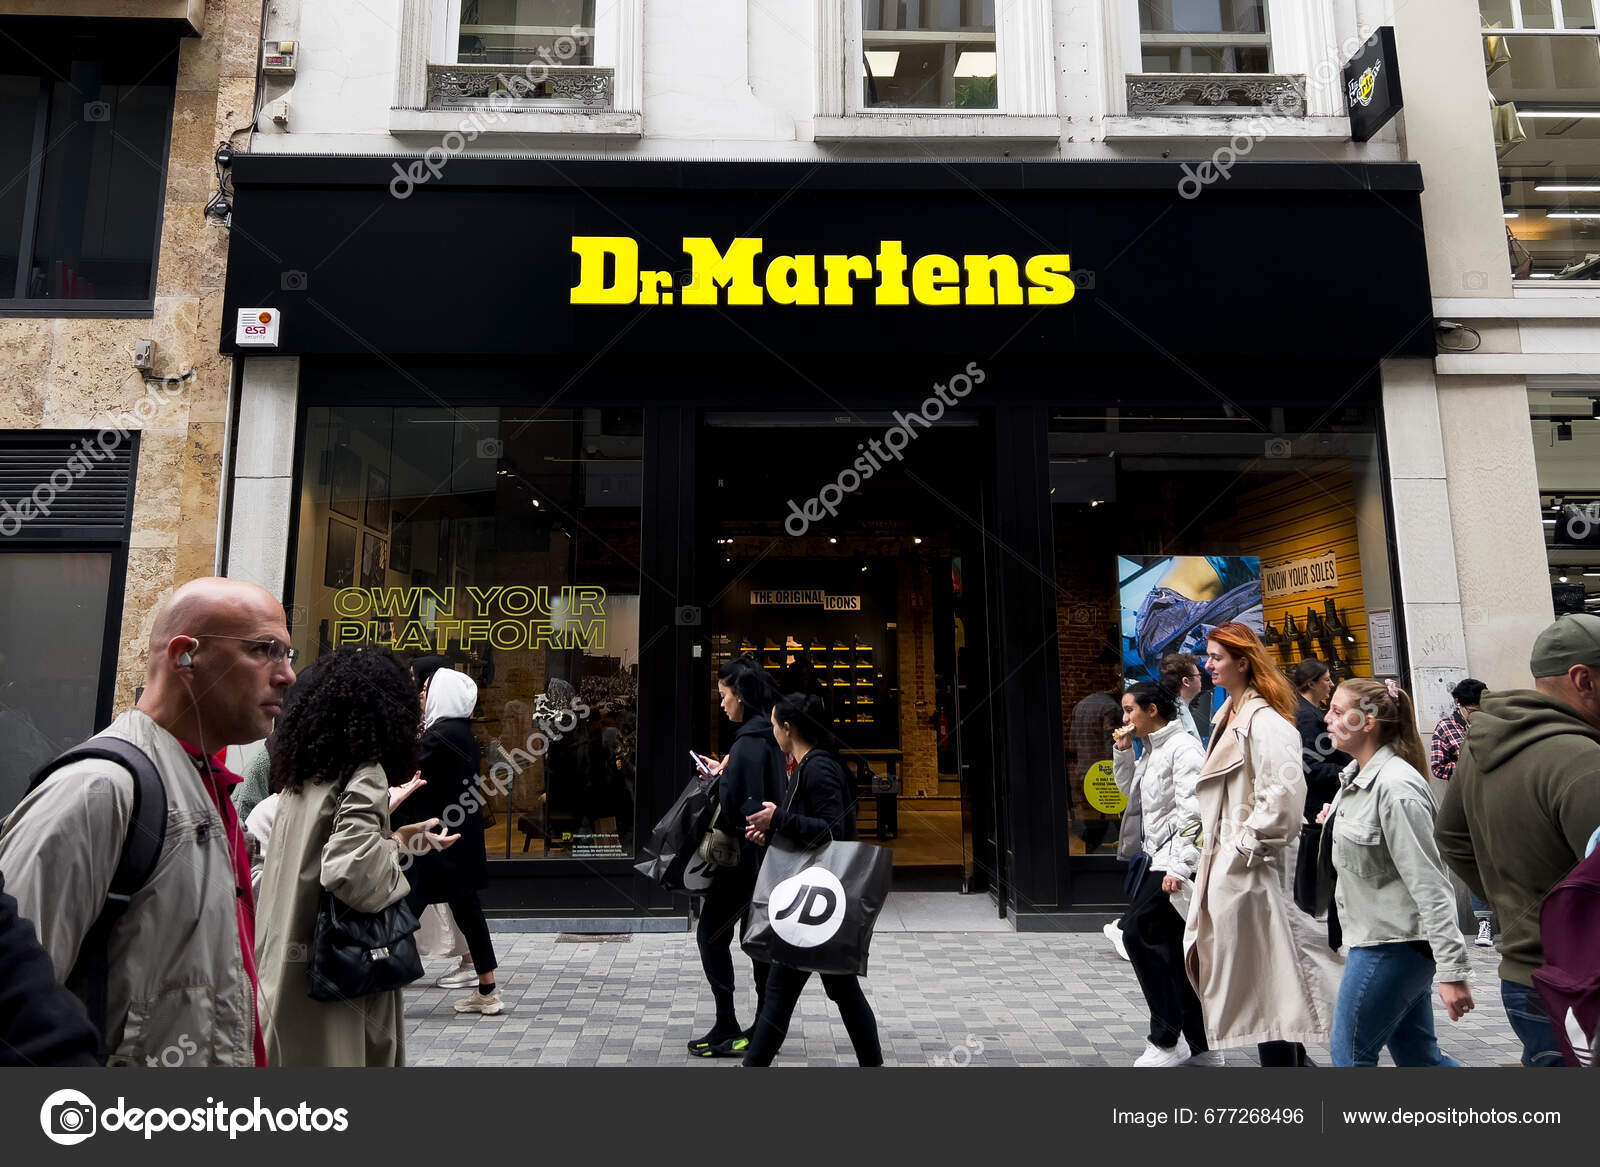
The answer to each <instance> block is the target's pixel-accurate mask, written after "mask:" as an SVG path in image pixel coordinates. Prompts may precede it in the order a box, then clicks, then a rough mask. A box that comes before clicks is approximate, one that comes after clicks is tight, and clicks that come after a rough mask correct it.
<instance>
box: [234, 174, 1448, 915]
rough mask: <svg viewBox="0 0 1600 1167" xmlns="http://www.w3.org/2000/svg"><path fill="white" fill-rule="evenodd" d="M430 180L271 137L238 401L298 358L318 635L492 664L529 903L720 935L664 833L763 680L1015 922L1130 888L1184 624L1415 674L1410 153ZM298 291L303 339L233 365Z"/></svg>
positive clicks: (291, 591) (488, 694)
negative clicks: (1142, 711)
mask: <svg viewBox="0 0 1600 1167" xmlns="http://www.w3.org/2000/svg"><path fill="white" fill-rule="evenodd" d="M404 173H405V171H404V164H402V166H401V168H399V169H397V168H396V167H395V166H394V165H393V164H392V163H391V162H390V161H387V160H379V159H370V158H332V157H298V156H296V157H289V156H253V157H240V158H238V159H237V160H236V161H235V163H234V185H235V189H236V192H237V199H236V204H235V210H234V233H233V238H232V245H231V250H230V264H229V275H228V290H227V297H226V311H225V320H226V321H227V322H228V324H227V329H226V330H225V335H224V338H223V339H224V345H223V347H224V349H225V350H227V351H235V352H238V353H241V354H242V355H244V357H245V361H244V373H243V389H242V392H243V393H244V394H246V395H248V394H249V393H250V391H251V370H250V366H251V364H252V363H253V361H254V359H255V358H256V357H257V356H268V355H270V356H275V357H283V356H294V357H297V358H298V368H297V372H296V374H295V375H296V376H297V378H298V380H297V394H296V410H295V417H294V429H295V435H296V436H295V463H294V464H295V471H294V474H295V477H294V483H293V487H292V505H291V507H290V516H291V517H290V521H289V524H288V527H287V529H285V530H283V531H282V532H281V534H279V533H275V537H279V538H281V543H282V546H283V551H284V556H285V560H284V562H285V565H286V574H285V579H286V581H287V583H286V588H285V593H286V594H285V603H286V605H288V607H289V609H290V613H291V630H292V632H293V633H294V636H295V640H296V644H297V646H299V647H300V649H301V651H302V653H303V654H304V655H305V656H306V657H307V658H311V657H314V656H315V655H317V654H318V653H319V652H321V651H326V650H328V649H329V648H331V647H333V646H335V645H337V644H346V643H369V644H370V643H383V644H388V645H390V646H392V647H394V648H395V649H396V651H400V652H403V653H420V652H422V651H429V650H443V651H445V652H446V653H447V655H450V656H451V658H452V663H453V664H455V665H456V667H459V668H462V669H463V670H465V671H467V672H469V673H470V674H472V675H473V676H474V677H475V679H477V680H478V682H479V685H480V693H481V695H482V697H483V703H482V706H481V707H480V710H479V714H480V716H479V718H478V722H479V731H480V732H479V737H480V740H481V741H482V742H483V744H484V746H485V764H484V773H485V779H486V782H490V783H491V785H490V792H491V797H490V799H489V805H490V807H491V809H492V814H491V818H492V820H493V822H492V825H491V826H490V828H489V830H490V836H489V837H490V850H491V854H492V855H494V856H496V858H497V859H499V860H500V861H499V862H497V863H496V864H495V865H494V872H495V878H494V880H493V883H492V885H491V888H490V890H489V892H488V893H487V898H488V901H489V903H490V906H491V907H493V908H495V909H497V910H499V911H501V912H504V913H515V914H523V915H534V916H548V917H558V918H571V917H579V916H582V917H624V918H633V919H637V918H644V919H651V918H658V919H663V920H668V921H670V920H672V919H673V918H676V917H681V916H682V915H683V914H684V911H685V903H684V901H683V900H681V899H674V898H673V897H671V896H668V895H666V894H664V893H661V892H659V891H657V890H655V889H654V888H652V887H650V886H649V885H647V884H645V883H644V882H643V881H642V880H641V879H639V878H638V877H637V876H636V875H635V874H634V873H633V870H632V862H633V854H634V851H635V849H636V847H637V845H638V843H639V842H640V841H641V840H642V838H643V836H644V835H645V834H646V833H647V832H648V829H649V826H650V824H651V823H653V822H654V821H655V819H656V818H657V817H658V816H659V815H660V814H661V813H662V812H663V811H664V810H665V808H666V807H667V806H668V805H669V804H670V802H671V801H672V799H673V797H674V796H675V795H676V793H677V791H678V789H679V788H681V786H682V785H683V783H684V782H685V781H686V780H687V777H688V772H687V758H686V755H687V753H688V752H689V751H690V750H691V749H696V750H706V749H718V748H725V745H726V741H727V736H726V734H727V726H726V725H725V723H720V722H719V719H718V717H717V710H716V704H715V691H714V684H713V677H714V671H715V666H716V664H717V663H718V662H719V661H720V660H723V659H726V658H727V657H728V656H730V655H733V654H736V653H741V652H750V653H752V654H753V655H755V656H756V657H757V658H758V659H759V660H761V662H762V663H763V665H764V666H766V667H768V668H769V669H771V670H772V672H773V675H774V679H775V680H781V681H782V682H783V684H784V685H785V686H788V687H794V686H800V687H806V688H815V689H816V690H817V691H820V692H821V693H822V695H823V696H824V697H825V699H827V700H828V701H829V704H830V707H831V708H832V709H833V710H834V712H835V714H836V716H837V717H838V719H839V721H840V728H841V737H842V738H843V739H844V741H845V744H846V745H847V747H849V748H850V749H851V750H852V752H853V760H854V761H855V763H856V764H857V765H858V766H859V767H860V774H861V778H862V783H863V785H862V811H861V813H862V821H863V825H864V826H865V827H866V828H867V836H868V837H872V836H873V835H874V834H877V835H878V836H880V837H882V838H883V839H884V841H885V842H886V843H887V844H888V845H890V846H893V847H895V848H896V862H897V868H899V867H902V866H903V867H904V868H905V872H904V874H905V875H906V877H907V878H908V879H909V880H916V879H919V878H923V877H930V878H933V879H934V881H935V883H937V885H938V886H950V887H955V886H958V885H959V886H960V887H961V888H962V889H963V890H967V891H972V892H987V893H988V894H989V895H990V896H991V897H992V898H993V901H994V905H995V911H996V912H997V913H998V914H1003V915H1007V916H1009V917H1010V918H1011V919H1012V920H1013V921H1014V923H1015V924H1016V926H1017V927H1019V928H1049V927H1074V926H1081V924H1082V923H1083V921H1084V920H1085V919H1086V918H1087V917H1086V915H1085V914H1086V913H1093V912H1096V911H1104V910H1107V909H1108V908H1109V907H1111V906H1113V905H1115V904H1116V903H1117V902H1118V901H1119V900H1120V899H1121V897H1122V892H1121V870H1122V865H1121V864H1120V863H1119V862H1118V861H1117V859H1116V857H1115V850H1116V843H1117V833H1118V829H1119V817H1118V812H1119V811H1120V806H1119V805H1118V803H1117V800H1116V796H1115V791H1114V788H1111V787H1109V781H1108V759H1109V753H1108V752H1105V751H1104V749H1103V744H1104V740H1105V739H1104V734H1105V733H1106V732H1107V728H1106V727H1107V726H1108V724H1110V723H1112V721H1114V720H1119V719H1120V718H1119V715H1117V714H1116V713H1115V712H1114V707H1115V703H1116V699H1115V696H1114V694H1115V692H1116V691H1117V690H1118V689H1119V688H1120V687H1121V685H1122V684H1123V683H1124V682H1125V681H1126V680H1130V679H1134V678H1136V677H1137V676H1140V675H1142V670H1147V669H1148V668H1149V667H1151V666H1152V665H1153V663H1154V661H1155V659H1157V658H1158V657H1159V656H1160V655H1161V654H1162V653H1164V652H1166V651H1170V650H1173V649H1178V648H1183V647H1185V646H1186V645H1185V644H1184V642H1183V640H1182V639H1181V638H1179V639H1178V640H1173V639H1172V638H1171V637H1170V636H1168V635H1167V632H1166V631H1163V629H1167V630H1168V631H1170V628H1172V627H1176V626H1177V625H1178V624H1183V623H1185V622H1186V621H1187V622H1190V623H1193V622H1195V621H1202V620H1209V621H1210V622H1212V623H1216V622H1220V619H1222V618H1227V617H1231V616H1243V617H1248V618H1255V619H1258V620H1259V621H1260V622H1261V625H1262V626H1263V627H1268V628H1270V629H1271V631H1270V632H1269V633H1268V638H1269V642H1274V641H1276V642H1279V643H1280V647H1279V649H1278V651H1279V652H1280V653H1281V656H1280V659H1281V660H1283V661H1284V663H1285V664H1286V665H1288V664H1291V663H1292V662H1293V661H1294V660H1297V659H1299V657H1300V656H1302V655H1318V656H1322V657H1324V658H1325V659H1327V658H1330V657H1339V655H1340V653H1341V652H1342V653H1343V657H1342V663H1344V664H1345V665H1346V666H1347V667H1348V668H1349V669H1350V671H1353V672H1367V671H1374V670H1377V671H1392V672H1400V671H1402V670H1403V668H1404V664H1405V662H1404V635H1403V628H1399V627H1397V625H1398V624H1399V621H1397V620H1396V619H1395V614H1396V613H1398V612H1400V611H1401V610H1402V608H1401V607H1400V597H1399V595H1398V585H1397V583H1396V582H1395V573H1394V571H1393V562H1394V559H1393V554H1392V551H1391V549H1390V541H1389V537H1388V529H1389V527H1388V521H1387V517H1386V516H1387V514H1388V490H1387V472H1386V469H1385V466H1384V462H1383V457H1382V445H1383V443H1382V440H1381V439H1382V409H1381V399H1382V374H1381V362H1382V361H1384V360H1388V359H1394V358H1404V357H1430V356H1431V355H1432V352H1433V341H1432V337H1433V329H1432V317H1431V311H1430V302H1429V298H1428V292H1427V278H1426V269H1425V263H1424V255H1423V245H1422V233H1421V227H1420V213H1419V208H1418V194H1419V192H1420V189H1421V181H1420V176H1419V174H1418V171H1417V170H1416V168H1415V167H1414V166H1411V165H1409V164H1381V165H1358V166H1348V165H1337V166H1335V165H1322V164H1315V163H1247V164H1241V165H1239V166H1237V167H1236V168H1235V169H1234V170H1233V172H1232V174H1231V176H1229V177H1228V178H1227V179H1226V180H1225V181H1218V182H1216V183H1214V184H1211V185H1195V184H1193V183H1188V184H1186V183H1185V181H1184V180H1185V179H1186V177H1187V176H1188V175H1189V174H1190V173H1191V172H1188V171H1184V170H1181V169H1180V168H1179V167H1178V166H1177V165H1170V164H1167V163H1143V162H1138V163H1135V162H1129V163H1114V164H1109V163H1108V164H1102V163H1079V164H1047V163H1037V164H1035V163H1017V164H1012V163H981V164H958V165H947V164H932V163H928V164H923V163H916V164H913V163H830V164H824V165H809V164H806V165H802V164H790V163H724V162H715V163H666V162H591V161H583V162H578V161H561V162H545V161H537V160H478V159H466V158H458V159H455V160H452V161H451V162H449V164H448V165H447V166H446V167H445V168H444V170H443V171H442V172H441V173H440V174H439V175H438V176H437V177H436V178H435V177H433V176H432V175H428V176H427V178H426V180H425V181H411V180H410V179H407V180H405V181H402V180H401V179H400V178H399V177H397V176H399V175H402V174H404ZM422 173H423V174H426V172H422ZM263 309H273V310H274V311H275V315H276V319H275V320H274V321H273V324H274V326H275V327H276V328H277V330H278V334H277V344H276V346H275V347H272V348H258V347H248V346H236V345H235V343H234V342H235V329H236V326H237V325H238V324H239V319H240V316H241V313H243V314H244V315H245V316H246V317H248V318H256V317H258V316H259V313H260V311H261V310H263ZM247 310H248V311H247ZM246 322H248V321H246ZM239 335H240V336H241V337H242V336H243V335H244V334H243V333H242V332H240V334H239ZM248 412H249V411H242V412H241V417H244V416H248ZM237 440H238V442H239V443H241V444H243V443H248V442H250V441H251V440H252V435H251V433H250V432H248V430H246V429H241V430H240V431H239V434H238V439H237ZM233 521H234V524H235V525H236V526H237V524H238V523H240V522H241V521H248V516H243V517H242V516H240V515H239V513H238V512H237V511H236V512H235V517H234V520H233ZM234 537H237V535H236V533H235V536H234ZM1252 580H1253V581H1254V584H1253V585H1252V582H1251V581H1252ZM1252 587H1253V589H1254V590H1252ZM1241 597H1243V598H1241ZM1324 614H1326V619H1324V618H1323V616H1324ZM1180 617H1181V619H1180ZM1312 617H1316V624H1315V627H1314V628H1308V627H1307V625H1308V624H1309V623H1310V622H1311V618H1312ZM1163 621H1164V622H1165V623H1163ZM1188 646H1189V647H1192V639H1191V641H1190V643H1189V645H1188ZM1102 754H1104V756H1101V755H1102ZM945 877H948V880H947V882H944V883H938V882H937V881H938V880H939V879H943V878H945ZM934 885H935V884H934V883H930V884H929V885H928V886H934ZM619 926H622V925H620V924H619Z"/></svg>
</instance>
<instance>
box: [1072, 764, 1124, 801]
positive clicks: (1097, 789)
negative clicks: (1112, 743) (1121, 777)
mask: <svg viewBox="0 0 1600 1167" xmlns="http://www.w3.org/2000/svg"><path fill="white" fill-rule="evenodd" d="M1083 796H1084V797H1085V798H1087V799H1088V800H1089V805H1090V806H1092V807H1094V808H1095V810H1097V811H1099V812H1100V813H1101V814H1121V813H1122V812H1123V811H1125V810H1127V809H1128V798H1127V795H1125V794H1123V793H1122V791H1120V790H1118V789H1117V780H1116V778H1115V777H1114V776H1113V775H1112V772H1111V763H1110V762H1109V761H1106V762H1096V763H1095V764H1094V765H1092V766H1090V767H1089V772H1088V773H1087V774H1085V775H1084V776H1083Z"/></svg>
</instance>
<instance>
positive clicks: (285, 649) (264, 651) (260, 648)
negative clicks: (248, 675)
mask: <svg viewBox="0 0 1600 1167" xmlns="http://www.w3.org/2000/svg"><path fill="white" fill-rule="evenodd" d="M195 639H196V640H237V641H239V642H240V643H241V644H248V645H249V646H250V655H251V656H253V657H257V658H259V659H260V660H264V661H268V662H270V663H272V664H275V665H277V664H282V663H283V662H284V661H288V662H289V663H290V664H294V662H295V661H297V660H299V659H300V650H299V649H296V648H293V647H291V646H289V645H287V644H285V643H284V642H283V641H281V640H274V639H272V638H271V637H270V636H269V637H267V638H266V639H265V640H253V639H251V638H250V637H248V636H229V635H227V634H226V633H223V632H201V633H199V634H198V635H196V636H195Z"/></svg>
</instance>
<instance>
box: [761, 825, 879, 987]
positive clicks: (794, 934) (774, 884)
mask: <svg viewBox="0 0 1600 1167" xmlns="http://www.w3.org/2000/svg"><path fill="white" fill-rule="evenodd" d="M893 866H894V854H893V852H891V851H890V850H889V848H887V847H874V846H873V845H871V844H870V843H838V842H834V843H825V844H823V845H822V846H821V847H817V848H815V849H813V850H810V851H804V850H801V849H799V848H798V847H795V846H794V845H793V844H791V843H788V842H786V841H784V840H782V839H774V840H773V841H772V844H771V845H770V846H769V847H768V848H767V853H766V855H765V856H764V857H763V858H762V860H761V874H760V875H759V876H758V877H757V879H756V890H755V894H754V895H752V896H751V897H750V915H749V918H748V919H747V921H746V927H745V931H744V939H743V941H742V942H741V943H742V945H743V947H744V950H745V951H746V952H747V953H749V954H750V955H751V956H752V957H754V958H755V959H756V960H764V961H768V962H769V963H771V964H782V965H787V966H789V967H790V968H798V969H803V970H805V971H806V972H816V973H853V974H855V975H856V976H865V975H866V972H867V949H868V948H869V946H870V945H871V944H872V928H873V925H875V924H876V923H877V922H878V913H879V912H880V911H882V910H883V901H884V900H885V899H887V898H888V896H889V880H890V875H891V871H892V868H893Z"/></svg>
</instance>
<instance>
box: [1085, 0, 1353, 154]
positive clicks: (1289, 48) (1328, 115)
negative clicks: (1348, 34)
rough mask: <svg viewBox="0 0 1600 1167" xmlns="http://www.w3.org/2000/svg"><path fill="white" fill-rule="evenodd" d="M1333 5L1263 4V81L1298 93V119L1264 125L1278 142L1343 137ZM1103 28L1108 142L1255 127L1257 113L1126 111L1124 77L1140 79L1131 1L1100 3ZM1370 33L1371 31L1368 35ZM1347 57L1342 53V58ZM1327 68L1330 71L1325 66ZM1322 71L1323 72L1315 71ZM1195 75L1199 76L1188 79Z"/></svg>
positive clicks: (1314, 0)
mask: <svg viewBox="0 0 1600 1167" xmlns="http://www.w3.org/2000/svg"><path fill="white" fill-rule="evenodd" d="M1336 2H1337V0H1267V30H1268V33H1269V35H1270V36H1271V38H1272V72H1271V73H1264V74H1261V76H1263V77H1294V78H1298V79H1300V83H1301V84H1303V85H1304V87H1305V114H1304V116H1302V117H1282V116H1278V117H1272V118H1269V119H1266V121H1267V125H1268V133H1269V135H1271V136H1279V137H1318V138H1348V137H1349V136H1350V124H1349V120H1348V114H1347V111H1346V109H1345V104H1344V95H1343V92H1342V85H1343V83H1342V78H1341V70H1342V67H1343V65H1344V61H1343V60H1342V59H1341V60H1334V58H1335V57H1337V56H1339V54H1340V52H1341V42H1342V41H1344V40H1346V39H1348V38H1341V37H1340V35H1339V29H1338V26H1337V24H1336V22H1335V20H1334V4H1335V3H1336ZM1101 19H1102V20H1103V21H1104V27H1105V29H1106V33H1107V35H1106V38H1105V41H1106V70H1105V89H1104V93H1103V100H1104V103H1105V123H1106V136H1107V137H1189V136H1201V137H1217V136H1224V137H1225V136H1230V135H1232V134H1233V133H1235V132H1238V131H1240V130H1241V129H1244V128H1246V127H1245V123H1247V122H1248V123H1259V122H1260V121H1261V120H1262V118H1261V114H1260V112H1259V111H1257V110H1254V109H1251V108H1249V107H1228V106H1218V107H1216V108H1215V110H1214V111H1212V110H1210V109H1208V110H1206V111H1203V112H1192V113H1189V114H1184V115H1169V114H1145V113H1137V114H1132V115H1130V114H1129V112H1128V85H1127V82H1128V78H1129V77H1130V76H1139V75H1140V74H1141V65H1142V63H1143V57H1144V50H1143V45H1142V42H1141V39H1140V35H1139V5H1138V0H1101ZM1368 31H1369V33H1370V30H1368ZM1350 55H1351V54H1345V57H1348V56H1350ZM1324 62H1330V63H1331V65H1332V67H1331V68H1329V67H1325V66H1324ZM1319 66H1324V67H1319ZM1195 76H1196V77H1202V76H1204V74H1195Z"/></svg>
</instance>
